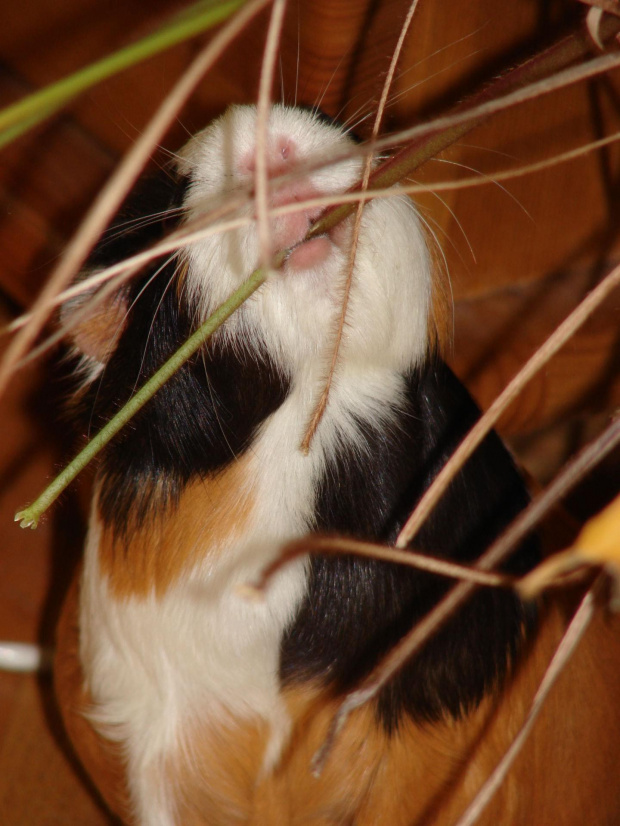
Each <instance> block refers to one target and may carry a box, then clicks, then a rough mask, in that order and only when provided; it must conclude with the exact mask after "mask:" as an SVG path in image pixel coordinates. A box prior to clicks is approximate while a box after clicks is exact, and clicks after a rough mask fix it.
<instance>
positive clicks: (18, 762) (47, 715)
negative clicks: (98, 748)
mask: <svg viewBox="0 0 620 826" xmlns="http://www.w3.org/2000/svg"><path fill="white" fill-rule="evenodd" d="M0 679H1V680H3V681H4V680H6V679H13V680H14V681H19V683H20V686H19V689H18V691H17V692H16V693H17V697H16V701H15V703H14V704H13V708H12V714H11V721H10V725H9V727H8V730H7V731H5V733H4V736H3V737H2V740H1V741H0V822H2V823H6V824H11V826H33V824H36V826H86V824H88V826H110V824H111V823H112V820H111V819H110V818H109V817H108V816H107V814H106V813H105V812H104V810H103V808H102V807H101V806H100V804H99V803H98V802H97V801H96V799H95V797H94V795H93V794H91V791H90V790H89V789H88V788H87V786H86V784H85V783H84V782H82V781H83V778H82V777H81V771H80V770H79V769H78V768H77V764H76V763H75V761H74V759H73V758H72V757H71V756H70V752H69V751H68V746H67V744H66V742H63V739H62V735H61V733H60V731H59V730H56V731H55V732H54V733H52V730H51V729H52V727H57V722H56V713H55V710H54V708H53V705H52V702H53V700H52V693H51V688H50V686H49V685H48V684H45V683H44V684H43V685H39V684H37V682H36V680H35V679H34V678H33V677H31V676H19V677H12V678H7V677H6V676H5V675H0Z"/></svg>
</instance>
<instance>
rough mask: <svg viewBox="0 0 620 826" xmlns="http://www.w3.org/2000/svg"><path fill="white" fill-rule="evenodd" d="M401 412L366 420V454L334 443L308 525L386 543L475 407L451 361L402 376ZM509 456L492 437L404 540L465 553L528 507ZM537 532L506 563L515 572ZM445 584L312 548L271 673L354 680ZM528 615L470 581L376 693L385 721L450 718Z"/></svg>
mask: <svg viewBox="0 0 620 826" xmlns="http://www.w3.org/2000/svg"><path fill="white" fill-rule="evenodd" d="M407 401H408V404H407V410H406V412H404V413H403V414H402V415H401V416H400V421H399V426H398V427H394V428H392V429H390V430H389V431H385V430H379V429H378V428H374V427H369V426H367V425H366V426H363V432H364V436H365V438H366V442H367V447H368V450H367V451H365V452H361V451H354V450H352V449H350V448H349V449H348V450H347V449H345V450H344V452H343V453H342V454H341V455H340V456H339V457H338V460H337V461H336V462H334V463H333V464H332V465H331V466H329V467H328V468H327V470H326V473H325V475H324V478H323V480H322V483H321V487H320V491H319V495H318V501H317V529H318V530H320V531H321V532H328V533H329V532H333V533H339V534H345V535H349V536H355V537H357V538H363V539H369V540H379V541H382V542H386V543H393V542H394V541H395V539H396V537H397V535H398V533H399V531H400V529H401V527H402V525H403V524H404V521H405V519H406V517H407V515H408V514H409V513H410V512H411V510H412V509H413V506H414V504H415V503H416V502H417V501H418V500H419V498H420V496H421V495H422V493H423V492H424V491H425V490H426V489H427V487H428V486H429V484H430V482H431V481H432V479H433V478H434V477H435V476H436V475H437V473H438V471H439V470H440V469H441V467H442V466H443V464H444V463H445V461H446V459H447V458H448V456H449V455H450V454H451V452H452V451H453V449H454V448H455V447H456V445H457V444H458V442H459V441H460V439H461V438H462V436H463V435H464V434H465V433H466V432H467V430H468V428H469V427H471V425H472V424H473V423H474V421H475V420H476V418H477V416H478V410H477V408H476V406H475V404H474V402H473V401H472V400H471V398H470V396H469V394H468V393H467V391H466V390H465V389H464V388H463V386H462V385H461V384H460V382H459V381H458V380H457V379H456V378H455V377H454V375H453V374H452V373H451V372H450V371H449V369H448V368H447V367H446V366H445V365H443V364H441V363H438V364H435V365H433V366H432V367H430V368H428V369H427V370H426V371H425V372H423V373H422V374H421V375H412V376H411V377H410V378H409V381H408V400H407ZM526 503H527V496H526V493H525V491H524V487H523V483H522V481H521V479H520V477H519V475H518V473H517V471H516V469H515V467H514V464H513V462H512V459H511V458H510V456H509V454H508V452H507V451H506V449H505V448H504V446H503V445H502V443H501V441H500V440H499V439H498V437H497V436H496V435H495V434H492V435H490V436H489V437H488V438H487V439H486V440H485V441H484V443H483V444H482V445H481V447H480V448H479V449H478V451H477V452H476V453H475V455H474V456H473V457H472V458H471V459H470V461H469V462H468V464H467V465H466V466H465V468H464V469H463V471H462V472H461V473H460V475H459V476H458V478H457V479H456V480H455V481H454V483H453V484H452V485H451V487H450V489H449V491H448V492H447V494H446V495H445V496H444V498H443V499H442V502H441V504H440V505H439V506H438V508H437V509H436V510H435V512H434V513H433V515H432V516H431V518H430V519H429V520H428V521H427V523H426V525H425V526H424V527H423V529H422V530H421V532H420V533H419V534H418V536H417V537H416V538H415V539H414V543H413V544H414V546H415V547H416V548H417V549H420V550H424V551H428V552H430V553H432V554H433V555H436V556H442V557H446V558H449V559H454V560H459V561H463V562H468V561H471V560H474V559H475V558H476V557H478V556H479V555H480V554H481V553H482V552H483V550H484V549H485V548H486V546H487V545H488V544H489V543H490V541H491V540H492V539H494V538H495V537H496V536H497V535H498V533H499V532H500V531H501V529H502V528H503V527H505V526H506V525H507V524H508V523H509V522H510V520H511V519H512V518H513V517H514V516H515V515H516V514H517V513H518V512H519V511H520V510H521V509H522V508H523V507H524V506H525V504H526ZM537 559H538V545H537V542H536V541H535V540H531V541H528V542H526V543H525V544H524V545H523V546H522V548H521V549H520V550H519V551H518V552H517V554H516V555H515V556H514V557H513V558H512V561H511V563H510V566H509V567H510V570H512V571H514V572H517V571H519V572H520V571H524V570H528V569H529V568H530V567H532V566H533V565H534V564H535V562H536V560H537ZM450 585H451V583H449V582H447V581H446V580H444V579H442V578H439V577H437V576H434V575H431V574H427V573H423V572H419V571H415V570H413V569H411V568H406V567H404V566H398V565H393V564H387V563H383V562H378V561H375V560H367V559H360V558H356V557H353V556H340V557H320V556H319V557H313V559H312V563H311V574H310V586H309V591H308V593H307V595H306V598H305V600H304V603H303V605H302V607H301V610H300V612H299V614H298V616H297V618H296V620H295V622H294V624H293V626H292V627H291V629H290V630H289V632H288V634H287V636H286V638H285V640H284V644H283V648H282V659H281V676H282V678H283V680H284V681H285V682H288V683H292V682H298V681H303V680H308V679H316V678H317V677H319V678H321V679H322V680H323V681H324V682H325V683H327V684H329V685H332V686H333V687H334V689H335V690H336V691H338V692H341V691H345V690H348V689H350V688H352V687H353V686H354V685H355V684H356V683H357V682H358V681H359V680H360V679H361V678H362V677H363V676H364V675H366V674H367V673H368V672H369V671H370V670H371V669H372V667H373V666H374V665H375V664H376V663H377V661H378V660H379V658H380V657H381V656H382V655H383V654H385V653H386V652H387V651H388V650H389V649H390V648H391V647H392V646H393V645H394V643H396V642H397V641H398V640H399V639H400V638H401V637H402V636H403V635H404V634H405V633H406V632H407V631H408V630H409V629H410V628H411V627H412V626H413V625H414V624H415V623H416V622H417V621H418V620H420V619H421V618H422V617H423V616H424V615H425V614H426V613H427V612H428V611H429V610H430V609H431V608H432V607H433V606H434V605H435V604H436V603H437V602H438V601H439V599H440V598H441V596H442V595H443V594H444V593H445V592H446V590H447V589H448V588H449V587H450ZM532 621H533V616H532V614H531V613H527V612H526V611H525V609H524V607H523V606H522V604H521V603H520V602H519V601H518V600H517V599H516V598H515V597H514V596H513V595H512V594H509V593H506V592H503V591H497V590H491V589H488V590H480V591H479V592H478V593H477V594H476V596H475V597H474V598H473V599H472V600H471V601H470V602H469V603H468V604H467V605H466V606H465V607H464V608H462V609H461V610H460V611H459V612H458V614H457V616H456V617H455V618H454V619H453V620H452V621H451V622H450V623H449V624H448V625H446V627H445V628H444V629H443V630H442V631H441V632H440V633H439V634H437V635H436V636H435V637H434V638H433V639H431V640H430V641H429V643H428V644H427V645H426V646H425V647H424V648H423V650H422V651H421V652H420V654H419V655H418V656H417V657H416V658H415V659H413V660H412V662H410V663H409V664H408V665H407V666H406V667H405V668H404V669H403V671H402V672H401V673H400V674H399V675H398V676H397V677H396V678H395V679H394V680H393V681H392V683H391V685H390V686H389V687H388V688H387V689H386V690H385V691H384V692H383V693H382V695H381V697H380V700H379V714H380V717H381V719H382V721H383V723H384V724H385V726H386V727H387V728H388V729H391V728H393V727H395V726H396V725H397V724H398V720H399V718H400V716H401V715H402V713H403V712H407V713H408V714H410V715H412V716H413V717H415V718H416V719H419V720H436V719H438V718H439V717H441V716H442V715H445V714H449V715H452V716H454V717H458V716H459V715H461V714H463V713H465V712H467V711H468V710H470V709H471V708H473V707H475V706H476V705H477V704H478V703H479V702H480V700H481V699H482V697H483V696H484V695H485V694H486V693H487V692H488V691H489V690H490V689H492V688H493V687H495V686H497V685H499V684H500V683H501V680H502V678H503V676H504V675H505V674H506V671H507V668H508V666H509V664H510V661H511V660H512V659H513V658H514V656H515V655H516V653H517V651H518V649H519V647H520V643H521V641H522V639H523V637H524V630H525V628H526V626H527V625H529V624H530V623H531V622H532Z"/></svg>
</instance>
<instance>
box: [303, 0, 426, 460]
mask: <svg viewBox="0 0 620 826" xmlns="http://www.w3.org/2000/svg"><path fill="white" fill-rule="evenodd" d="M417 5H418V0H413V2H412V3H411V5H410V7H409V11H408V13H407V16H406V18H405V21H404V22H403V25H402V26H401V30H400V35H399V38H398V42H397V44H396V48H395V49H394V53H393V54H392V59H391V61H390V66H389V68H388V72H387V75H386V78H385V82H384V83H383V90H382V93H381V98H380V100H379V105H378V107H377V112H376V115H375V120H374V123H373V127H372V134H371V137H370V141H369V143H370V149H371V151H369V154H368V155H367V156H366V161H365V163H364V172H363V175H362V180H361V183H360V185H359V190H360V192H361V193H362V197H360V199H359V201H358V204H357V208H356V211H355V222H354V225H353V232H352V235H351V246H350V248H349V258H348V262H347V276H346V279H345V282H344V285H343V290H342V307H341V312H340V316H339V318H338V324H337V326H336V332H335V335H334V337H333V343H332V353H331V359H330V365H329V371H328V373H327V378H326V379H325V382H324V386H323V392H322V393H321V396H320V398H319V401H318V403H317V405H316V407H315V409H314V412H313V414H312V416H311V417H310V422H309V424H308V427H307V429H306V434H305V436H304V438H303V439H302V442H301V451H302V453H304V454H307V453H308V452H309V450H310V444H311V442H312V439H313V438H314V434H315V433H316V431H317V428H318V426H319V423H320V421H321V419H322V418H323V414H324V413H325V409H326V408H327V402H328V401H329V393H330V390H331V387H332V383H333V380H334V375H335V372H336V365H337V363H338V356H339V354H340V346H341V344H342V336H343V332H344V327H345V323H346V318H347V310H348V308H349V298H350V295H351V286H352V284H353V273H354V271H355V258H356V255H357V245H358V242H359V234H360V228H361V225H362V214H363V211H364V206H365V205H366V202H367V199H366V197H365V195H364V193H366V191H367V190H368V182H369V180H370V173H371V171H372V165H373V154H372V146H373V145H374V144H375V142H376V140H377V137H378V135H379V129H380V128H381V122H382V120H383V114H384V112H385V107H386V104H387V99H388V95H389V93H390V89H391V87H392V82H393V80H394V74H395V72H396V66H397V64H398V61H399V59H400V53H401V51H402V48H403V44H404V42H405V37H406V35H407V32H408V31H409V27H410V25H411V20H412V19H413V15H414V13H415V10H416V8H417Z"/></svg>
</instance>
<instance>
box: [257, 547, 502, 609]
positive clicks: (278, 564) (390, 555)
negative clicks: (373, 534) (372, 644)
mask: <svg viewBox="0 0 620 826" xmlns="http://www.w3.org/2000/svg"><path fill="white" fill-rule="evenodd" d="M308 553H311V554H329V555H334V556H339V555H342V554H353V555H355V556H362V557H366V558H367V559H379V560H381V561H382V562H395V563H398V564H400V565H406V566H408V567H410V568H416V569H417V570H420V571H428V572H429V573H432V574H437V575H438V576H444V577H449V578H450V579H460V580H464V581H467V582H475V583H476V584H477V585H485V586H487V587H490V588H511V587H513V586H514V585H515V582H516V580H515V578H514V577H511V576H507V575H505V574H496V573H489V572H487V571H480V570H478V569H476V568H473V567H471V566H469V565H459V564H458V563H456V562H451V561H450V560H448V559H441V558H439V557H435V556H429V555H428V554H421V553H417V552H414V551H409V550H407V551H401V550H398V549H397V548H391V547H389V546H387V545H379V544H378V543H376V542H361V541H360V540H357V539H349V538H343V537H338V536H312V535H311V536H305V537H304V538H303V539H296V540H294V541H293V542H289V543H287V544H286V545H285V546H284V547H283V548H282V550H281V551H280V553H279V555H278V557H277V559H275V560H274V561H273V562H272V563H271V564H270V565H268V566H267V567H266V568H265V569H264V570H263V571H261V574H260V576H259V578H258V579H257V580H256V581H255V582H251V583H248V584H246V585H244V586H242V591H243V593H244V594H246V595H247V596H256V597H260V596H261V595H262V594H263V592H264V591H265V590H266V588H267V587H268V585H269V582H270V581H271V579H272V578H273V577H274V576H275V575H276V573H277V572H278V571H279V570H280V569H281V568H282V567H283V566H284V565H288V564H289V563H291V562H292V561H293V560H295V559H297V558H299V557H300V556H304V555H305V554H308Z"/></svg>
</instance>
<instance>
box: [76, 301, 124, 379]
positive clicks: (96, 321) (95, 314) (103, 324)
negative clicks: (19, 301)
mask: <svg viewBox="0 0 620 826" xmlns="http://www.w3.org/2000/svg"><path fill="white" fill-rule="evenodd" d="M126 318H127V297H126V293H125V291H124V290H115V291H114V292H108V293H107V294H106V291H105V288H104V289H103V291H94V290H85V292H83V293H81V294H80V295H78V296H76V297H74V298H71V299H69V301H67V302H66V303H65V304H63V306H62V309H61V312H60V323H61V325H62V327H64V328H66V330H67V336H68V337H69V339H70V340H71V341H72V342H73V345H74V347H75V349H76V350H77V351H78V353H79V354H80V355H82V356H85V357H86V358H87V359H88V360H89V361H94V362H96V363H98V364H100V365H105V364H107V362H108V359H109V358H110V356H111V355H112V353H113V352H114V348H115V347H116V343H117V341H118V339H119V337H120V335H121V333H122V332H123V329H124V327H125V321H126Z"/></svg>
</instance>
